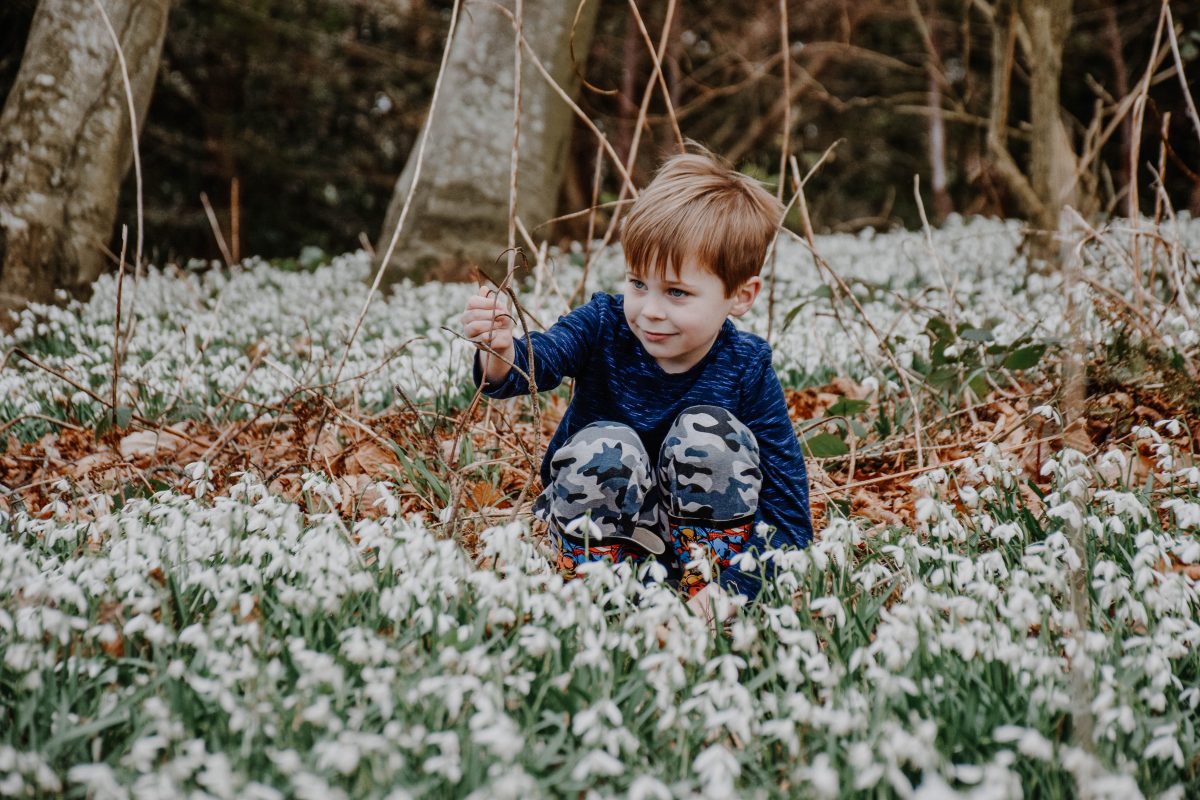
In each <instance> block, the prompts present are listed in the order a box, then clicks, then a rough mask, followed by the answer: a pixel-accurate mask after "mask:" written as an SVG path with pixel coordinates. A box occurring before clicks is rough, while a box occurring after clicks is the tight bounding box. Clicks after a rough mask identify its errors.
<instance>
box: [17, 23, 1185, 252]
mask: <svg viewBox="0 0 1200 800" xmlns="http://www.w3.org/2000/svg"><path fill="white" fill-rule="evenodd" d="M592 1H593V2H599V3H600V4H601V6H600V14H599V21H598V25H597V30H596V35H595V37H594V40H593V43H592V47H591V51H590V53H589V54H588V58H587V61H586V64H581V65H580V69H581V70H584V74H585V75H586V78H587V82H588V84H590V85H585V87H584V89H583V90H582V93H581V97H580V105H581V106H582V108H583V109H584V110H585V111H586V113H587V114H588V115H589V116H590V117H591V118H592V119H594V120H595V121H596V122H597V124H598V125H600V127H601V128H602V129H603V130H604V131H605V132H606V133H607V135H608V136H609V137H610V138H611V139H612V141H613V142H614V145H615V147H616V149H617V151H618V152H619V153H621V154H622V155H624V154H626V153H627V152H628V148H629V146H630V142H631V139H632V135H633V126H634V122H635V119H636V117H637V110H638V106H639V104H640V102H641V97H642V92H643V90H644V88H645V86H646V83H647V81H648V80H649V79H650V78H651V75H652V63H651V61H650V59H649V58H648V55H647V53H646V50H645V46H644V44H643V41H642V38H641V34H640V32H639V30H638V28H637V26H636V22H635V21H634V20H633V18H632V15H631V14H630V13H629V8H628V3H627V2H622V1H621V0H592ZM35 5H36V3H35V2H34V0H7V1H6V2H5V3H3V4H0V100H2V99H3V98H4V97H5V96H6V95H7V92H8V89H9V87H10V86H11V84H12V82H13V79H14V77H15V75H16V71H17V68H18V67H19V65H20V57H21V52H22V49H23V43H24V40H25V37H26V35H27V33H28V29H29V23H30V20H31V18H32V15H33V11H34V7H35ZM451 5H452V3H451V2H450V1H449V0H179V2H177V3H176V4H175V6H174V7H173V8H172V11H171V18H170V23H169V29H168V32H167V37H166V44H165V48H164V52H163V60H162V67H161V70H160V73H159V78H158V84H157V86H156V88H155V92H154V96H153V100H152V103H151V107H150V111H149V115H148V119H147V120H146V121H145V123H144V126H143V135H142V139H141V153H142V159H143V168H144V171H145V176H146V177H145V192H146V225H147V239H146V240H147V246H148V255H149V257H150V259H151V260H152V261H153V262H156V263H163V262H165V261H178V260H186V259H188V258H192V257H207V258H217V257H219V251H218V249H217V245H216V243H215V238H214V235H213V232H212V227H211V225H210V223H209V221H208V219H207V217H206V214H205V211H204V208H203V205H202V203H201V200H200V196H201V193H202V192H203V193H205V194H206V195H207V197H208V198H209V200H210V202H211V204H212V206H213V208H214V210H215V212H216V216H217V218H218V219H219V220H220V224H221V226H222V228H223V230H224V231H225V234H226V236H227V237H228V236H229V235H230V232H231V226H230V220H231V214H232V213H233V209H232V208H231V206H232V202H231V197H232V185H233V182H234V179H236V180H237V183H238V195H239V202H238V204H237V205H238V208H237V214H238V217H239V226H238V228H239V231H240V234H239V240H240V242H239V243H240V252H241V253H242V254H259V255H263V256H267V257H291V256H295V255H296V254H297V253H299V251H300V250H301V248H302V247H304V246H316V247H320V248H321V249H323V250H325V251H326V252H341V251H345V250H350V249H355V248H357V247H359V246H360V245H361V243H362V242H363V241H364V240H374V239H375V238H376V237H377V236H378V235H379V227H380V225H381V224H382V220H383V216H384V211H385V209H386V207H387V203H388V200H389V199H390V196H391V193H392V190H393V187H394V185H395V181H396V178H397V176H399V174H400V171H401V170H402V168H403V166H404V162H405V160H406V158H407V156H408V154H409V151H410V149H411V148H412V147H413V145H414V143H415V140H416V136H417V135H418V132H419V126H420V125H421V123H422V120H423V119H424V115H425V111H426V107H427V106H428V103H429V98H430V96H431V94H432V91H433V85H434V81H435V79H436V73H437V65H438V60H439V58H440V54H441V49H442V46H443V41H444V37H445V34H446V31H447V29H448V25H449V17H450V7H451ZM666 6H667V4H666V3H647V2H642V3H640V7H642V9H643V11H642V13H643V15H644V17H645V24H646V26H647V28H648V29H649V33H650V36H651V37H652V38H653V39H654V40H655V41H657V39H658V36H659V32H660V31H661V28H662V24H663V18H664V12H665V9H666ZM989 9H990V5H989V4H988V3H986V2H981V0H805V1H804V2H798V1H796V0H793V1H792V2H788V3H787V15H788V27H787V38H788V41H789V44H790V50H789V53H790V59H791V61H790V90H791V99H790V103H791V113H790V116H791V125H790V131H789V134H788V139H789V150H790V151H791V152H793V153H795V154H796V155H797V157H798V160H799V163H800V167H801V169H802V170H803V169H807V168H808V167H811V166H812V165H813V164H815V163H816V162H817V161H818V160H819V158H820V156H821V154H822V153H823V152H825V150H826V149H827V148H828V147H829V146H830V145H832V144H833V143H834V142H836V141H837V140H839V139H842V140H844V141H842V142H841V144H839V145H838V146H837V148H836V149H835V151H834V152H833V153H832V154H831V156H830V157H829V159H828V160H827V162H826V163H825V165H824V166H823V167H822V168H821V170H820V171H819V172H818V173H817V174H816V176H815V177H814V178H813V179H812V181H811V183H810V184H809V187H808V190H807V195H808V197H809V202H810V210H811V213H812V218H813V223H814V226H815V228H816V229H817V231H818V232H821V231H831V230H857V229H860V228H862V227H865V226H875V227H892V226H909V227H911V226H915V225H918V224H919V223H920V217H919V213H918V208H917V204H916V201H915V199H914V196H913V189H912V187H913V175H914V174H919V175H920V176H921V187H922V192H923V199H924V202H925V205H926V207H927V210H928V212H929V214H930V216H931V218H934V219H936V218H937V217H940V216H942V215H944V214H945V213H947V212H950V211H955V212H959V213H966V214H989V215H1011V214H1014V213H1015V211H1016V209H1015V205H1014V204H1013V203H1012V202H1011V198H1009V197H1008V196H1006V194H1005V190H1004V187H1003V183H1002V182H1001V181H999V180H997V179H996V176H995V175H994V173H993V172H992V170H991V168H990V165H989V162H988V158H987V150H986V145H985V131H986V129H985V125H986V117H987V114H988V104H989V97H990V72H991V26H990V25H989V23H988V20H987V12H988V10H989ZM1172 9H1173V11H1174V13H1175V17H1176V20H1177V22H1179V23H1180V24H1181V25H1182V35H1181V37H1180V46H1181V51H1182V55H1183V58H1184V60H1185V62H1186V63H1187V70H1186V71H1187V78H1188V81H1189V83H1190V84H1192V85H1200V58H1198V56H1200V4H1197V3H1183V2H1180V3H1174V4H1172ZM1074 11H1075V13H1074V19H1073V25H1072V29H1071V33H1070V36H1069V39H1068V41H1067V46H1066V53H1065V57H1064V65H1065V66H1064V79H1063V85H1062V104H1063V108H1064V112H1065V114H1066V115H1067V117H1068V119H1069V120H1070V126H1069V127H1070V132H1071V134H1072V137H1073V138H1075V139H1076V141H1078V140H1079V139H1080V138H1082V135H1083V132H1084V130H1085V129H1086V128H1087V126H1088V124H1089V122H1090V121H1091V120H1092V118H1093V117H1094V115H1095V113H1096V108H1097V104H1098V103H1099V104H1103V103H1111V102H1112V101H1113V98H1114V97H1116V98H1119V97H1120V96H1121V95H1122V94H1123V93H1126V92H1128V91H1129V88H1130V87H1131V86H1133V85H1135V84H1136V82H1137V80H1138V79H1139V77H1140V76H1141V74H1142V72H1143V70H1144V69H1145V66H1146V62H1147V59H1148V57H1149V54H1150V49H1151V41H1152V37H1153V33H1154V26H1155V23H1156V20H1157V16H1158V11H1159V3H1158V2H1157V0H1137V1H1134V0H1125V1H1118V2H1103V1H1102V0H1076V2H1075V4H1074ZM780 18H781V15H780V6H779V4H778V3H776V2H771V0H758V2H753V3H726V2H719V0H681V1H680V2H679V3H678V7H677V9H676V17H675V24H674V25H673V26H672V33H671V36H670V40H669V43H668V48H667V57H666V63H665V65H664V67H665V73H666V79H667V83H668V87H669V90H670V94H671V97H672V104H673V106H674V108H675V112H676V114H677V117H678V120H679V125H680V128H681V129H682V132H683V134H684V135H685V136H688V137H690V138H693V139H695V140H697V141H699V142H701V143H703V144H705V145H707V146H708V147H709V148H711V149H713V150H714V151H716V152H718V153H720V154H723V155H725V156H727V157H729V158H730V159H731V160H733V161H734V162H735V163H736V164H738V165H739V166H740V167H741V168H742V169H743V170H746V171H748V172H750V173H752V174H754V175H756V176H758V177H760V178H761V179H763V180H766V181H768V182H771V183H774V182H775V181H776V180H777V176H778V170H779V158H780V149H781V147H782V146H783V121H784V108H785V102H787V101H786V100H785V92H784V80H783V70H782V59H781V57H780V56H781V52H782V42H781V35H780V34H781V29H780V28H781V26H780ZM918 18H919V19H920V20H921V22H923V25H924V27H925V29H926V30H927V31H928V34H929V35H928V38H926V37H925V36H924V35H923V34H922V25H921V24H919V22H918ZM931 47H932V52H931ZM578 55H582V54H578ZM1169 63H1170V61H1169V60H1168V61H1167V62H1166V64H1169ZM1164 66H1165V64H1164ZM931 67H932V69H931ZM935 73H936V74H937V75H941V76H943V80H941V81H940V82H937V85H938V86H939V87H940V88H939V90H938V93H937V95H936V96H935V95H931V92H930V90H931V86H934V85H935V82H933V81H932V80H931V76H933V75H934V74H935ZM1027 78H1028V76H1026V75H1023V74H1021V72H1020V71H1019V70H1018V73H1017V75H1016V80H1015V81H1014V83H1013V86H1014V89H1013V91H1014V104H1013V108H1014V109H1015V110H1018V111H1021V110H1023V109H1025V108H1026V101H1025V99H1024V97H1023V87H1025V86H1026V85H1027V83H1026V81H1027ZM1149 98H1150V102H1149V103H1148V107H1147V112H1146V115H1145V121H1144V126H1143V130H1142V131H1140V132H1135V131H1132V130H1130V129H1129V127H1128V126H1126V127H1125V128H1124V129H1123V130H1122V132H1121V133H1120V134H1118V135H1116V136H1114V137H1113V138H1112V139H1111V140H1110V141H1109V142H1108V144H1107V145H1106V146H1105V148H1104V150H1103V153H1102V161H1103V165H1104V166H1103V169H1102V170H1101V175H1100V185H1101V194H1102V197H1101V199H1102V201H1105V202H1106V203H1107V204H1108V206H1109V210H1115V212H1114V213H1123V211H1124V208H1125V206H1124V202H1125V201H1124V199H1123V195H1122V187H1124V186H1125V185H1126V184H1127V183H1128V174H1129V173H1128V167H1127V164H1128V148H1129V147H1130V144H1131V142H1133V141H1134V137H1136V136H1138V135H1140V136H1141V159H1140V160H1141V163H1143V164H1145V163H1146V162H1150V163H1153V164H1157V163H1158V160H1159V156H1160V151H1161V150H1162V145H1161V136H1160V130H1161V128H1162V125H1163V118H1164V115H1166V114H1168V113H1169V114H1170V132H1169V134H1168V138H1167V141H1168V142H1169V143H1170V146H1169V147H1168V148H1167V149H1166V151H1165V156H1166V159H1167V168H1166V173H1165V175H1166V177H1165V185H1166V187H1167V194H1168V196H1169V197H1170V198H1171V201H1172V203H1173V204H1174V205H1175V207H1176V208H1179V209H1191V211H1192V213H1193V214H1196V213H1200V176H1198V175H1197V174H1196V173H1197V172H1200V136H1198V135H1197V132H1196V131H1195V130H1192V126H1191V123H1190V121H1189V118H1188V116H1187V112H1186V108H1185V106H1184V99H1183V94H1182V92H1181V90H1180V86H1179V82H1178V79H1177V78H1176V77H1174V76H1171V77H1170V78H1169V79H1167V80H1164V81H1162V82H1160V83H1158V84H1156V85H1155V86H1154V87H1153V88H1152V89H1151V91H1150V95H1149ZM934 105H936V106H937V107H939V108H941V109H943V111H942V115H943V117H944V118H945V122H944V125H945V150H944V154H943V156H942V158H943V159H944V164H945V167H946V189H945V192H944V194H943V196H935V195H934V194H933V193H932V188H931V180H930V176H931V157H930V150H929V145H928V142H929V140H930V138H929V137H930V119H931V117H930V114H931V107H933V106H934ZM649 111H650V113H649V117H648V121H649V130H648V131H647V132H645V133H644V134H643V142H642V145H641V148H640V149H639V153H638V160H637V164H636V169H635V176H636V178H637V180H638V182H639V183H641V182H644V181H645V180H648V179H649V176H650V175H651V173H652V171H653V169H654V166H655V165H656V164H657V163H658V161H659V160H660V159H661V158H662V157H663V155H665V154H667V153H668V152H671V149H672V147H673V141H674V139H673V135H672V132H671V126H670V122H669V118H668V116H667V114H666V106H665V104H664V102H663V99H662V97H661V96H659V95H655V97H654V98H653V100H652V102H651V105H650V109H649ZM1022 118H1023V117H1022V115H1021V114H1017V115H1016V116H1015V117H1014V118H1013V119H1011V120H1010V123H1011V124H1012V125H1013V128H1014V132H1013V134H1011V135H1012V136H1013V139H1012V142H1011V145H1010V146H1011V147H1012V149H1013V153H1014V155H1015V156H1016V157H1017V158H1018V159H1023V158H1024V157H1025V155H1026V153H1025V152H1024V151H1023V149H1022V145H1021V139H1020V137H1021V134H1022V132H1021V119H1022ZM596 156H597V148H596V142H595V140H594V137H592V136H591V134H590V133H589V132H588V131H587V130H586V129H585V128H584V127H583V126H582V125H577V128H576V132H575V136H574V139H573V143H572V158H571V159H569V163H568V167H567V174H566V175H565V176H564V181H563V188H562V195H561V198H560V210H561V212H562V213H569V212H572V211H577V210H579V209H582V208H586V207H587V206H589V205H590V204H591V199H592V196H593V190H594V186H593V177H594V174H595V163H596ZM1138 178H1139V183H1140V184H1141V185H1142V186H1143V191H1142V193H1141V198H1142V200H1141V203H1142V210H1143V212H1146V213H1153V211H1154V203H1155V198H1154V194H1153V192H1151V191H1149V187H1150V186H1151V185H1152V184H1151V182H1152V180H1153V177H1152V175H1151V174H1150V173H1149V170H1147V169H1142V170H1140V172H1139V175H1138ZM132 180H133V177H132V173H131V174H130V176H129V178H127V180H126V185H125V188H124V190H123V192H122V200H121V210H120V213H119V216H118V219H119V220H120V221H128V222H129V223H130V224H131V225H132V222H133V220H134V218H135V214H134V209H133V197H134V192H133V184H132ZM618 186H619V185H618V183H617V181H616V175H615V171H613V170H611V169H605V168H602V170H601V186H600V189H601V191H600V199H601V200H606V199H613V198H614V197H615V194H616V191H617V189H618ZM537 222H540V220H539V221H534V222H533V224H537ZM543 230H545V229H543ZM601 230H602V228H601ZM550 233H551V235H552V238H566V237H573V238H578V237H582V236H585V235H586V234H587V224H586V219H585V218H582V217H581V218H579V219H576V220H572V221H568V222H563V223H558V224H557V227H556V228H555V229H553V230H552V231H550ZM502 248H503V244H502V243H498V245H497V251H498V252H499V250H500V249H502Z"/></svg>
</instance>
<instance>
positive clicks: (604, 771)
mask: <svg viewBox="0 0 1200 800" xmlns="http://www.w3.org/2000/svg"><path fill="white" fill-rule="evenodd" d="M624 772H625V766H624V765H623V764H622V763H621V762H620V761H618V760H617V759H616V758H614V757H613V756H611V755H609V754H608V753H606V752H605V751H603V750H589V751H588V752H587V753H585V754H584V756H583V758H581V759H579V761H578V762H577V763H576V764H575V767H574V769H572V770H571V780H573V781H579V782H583V781H590V780H592V779H593V778H597V777H599V778H611V777H615V776H617V775H621V774H623V773H624Z"/></svg>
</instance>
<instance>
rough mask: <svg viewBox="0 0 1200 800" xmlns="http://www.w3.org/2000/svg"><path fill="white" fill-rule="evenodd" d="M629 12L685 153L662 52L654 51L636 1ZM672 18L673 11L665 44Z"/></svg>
mask: <svg viewBox="0 0 1200 800" xmlns="http://www.w3.org/2000/svg"><path fill="white" fill-rule="evenodd" d="M629 10H630V11H631V12H632V13H633V18H634V20H635V21H636V22H637V26H638V30H639V31H641V34H642V41H644V42H645V43H646V51H647V52H648V53H650V61H651V63H652V64H654V79H656V80H657V81H658V85H659V88H660V89H661V90H662V96H663V102H664V103H665V104H666V106H667V118H668V119H670V121H671V131H672V132H673V133H674V134H675V146H676V147H677V148H678V149H679V151H680V152H683V133H682V132H680V130H679V120H678V119H676V118H675V107H674V106H673V105H672V104H671V90H670V89H668V88H667V79H666V78H665V77H663V71H662V52H660V51H657V50H655V49H654V43H653V42H651V41H650V33H649V32H648V31H647V30H646V23H645V22H643V21H642V14H641V12H639V11H638V7H637V2H636V0H629ZM672 16H673V13H672V11H668V12H667V20H666V23H665V24H664V26H663V34H662V38H661V42H663V43H665V42H666V41H667V32H668V31H669V30H670V29H671V17H672ZM660 47H661V45H660Z"/></svg>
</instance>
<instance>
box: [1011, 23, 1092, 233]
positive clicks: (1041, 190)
mask: <svg viewBox="0 0 1200 800" xmlns="http://www.w3.org/2000/svg"><path fill="white" fill-rule="evenodd" d="M1071 4H1072V0H1023V2H1022V4H1021V17H1022V19H1023V20H1024V22H1025V26H1026V28H1027V29H1028V30H1029V39H1030V45H1031V52H1030V59H1029V60H1030V74H1029V124H1030V127H1031V129H1032V131H1031V139H1030V153H1029V155H1030V159H1029V161H1030V164H1029V171H1030V178H1031V179H1032V180H1031V183H1032V184H1033V191H1034V192H1035V193H1036V194H1037V196H1038V198H1039V199H1040V200H1041V206H1042V207H1041V209H1040V213H1039V214H1038V215H1037V218H1036V219H1035V220H1034V223H1035V224H1036V225H1037V226H1038V228H1040V229H1041V230H1043V231H1049V232H1053V231H1056V230H1058V218H1059V214H1060V212H1061V211H1062V209H1063V207H1064V206H1066V205H1068V204H1070V205H1076V206H1078V201H1077V199H1076V198H1077V196H1078V191H1077V187H1078V184H1077V182H1076V180H1075V166H1076V159H1075V153H1074V150H1073V148H1072V147H1071V142H1070V137H1069V136H1068V135H1067V131H1066V128H1065V126H1064V125H1063V121H1062V108H1061V104H1060V102H1059V82H1060V81H1061V80H1062V54H1063V43H1064V42H1065V41H1066V38H1067V31H1069V30H1070V28H1071Z"/></svg>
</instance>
